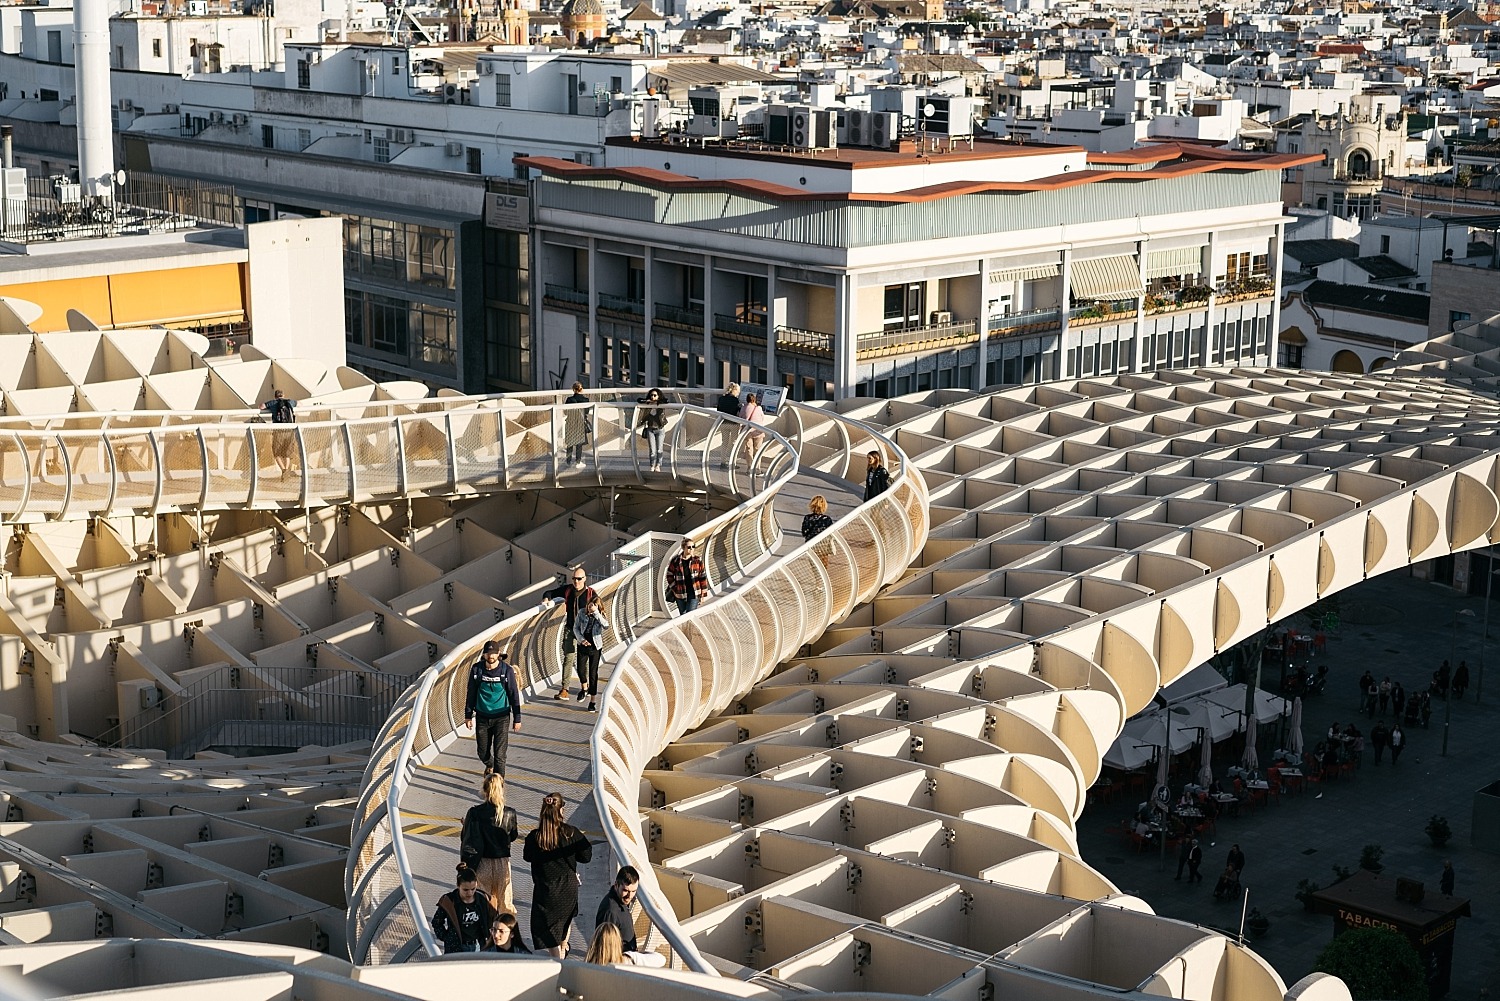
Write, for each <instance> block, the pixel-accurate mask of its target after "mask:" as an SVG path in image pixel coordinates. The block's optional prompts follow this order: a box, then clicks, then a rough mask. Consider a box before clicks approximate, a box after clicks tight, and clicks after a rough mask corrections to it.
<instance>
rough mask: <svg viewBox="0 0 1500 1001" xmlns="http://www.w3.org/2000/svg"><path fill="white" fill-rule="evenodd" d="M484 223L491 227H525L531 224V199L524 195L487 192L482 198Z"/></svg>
mask: <svg viewBox="0 0 1500 1001" xmlns="http://www.w3.org/2000/svg"><path fill="white" fill-rule="evenodd" d="M484 224H485V225H486V226H488V227H490V228H491V229H526V228H527V227H528V226H530V225H531V200H530V199H529V198H527V197H525V196H524V195H508V194H505V193H504V192H500V191H491V192H489V193H488V194H487V195H485V199H484Z"/></svg>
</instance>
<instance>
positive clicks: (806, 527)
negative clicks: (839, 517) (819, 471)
mask: <svg viewBox="0 0 1500 1001" xmlns="http://www.w3.org/2000/svg"><path fill="white" fill-rule="evenodd" d="M832 527H833V519H832V518H830V517H828V498H827V497H824V496H823V495H822V494H816V495H814V496H813V499H812V500H810V501H808V502H807V513H806V514H804V515H803V516H802V541H804V542H811V541H812V540H813V539H816V538H817V537H818V536H820V535H822V534H823V533H824V532H826V531H828V530H829V529H830V528H832Z"/></svg>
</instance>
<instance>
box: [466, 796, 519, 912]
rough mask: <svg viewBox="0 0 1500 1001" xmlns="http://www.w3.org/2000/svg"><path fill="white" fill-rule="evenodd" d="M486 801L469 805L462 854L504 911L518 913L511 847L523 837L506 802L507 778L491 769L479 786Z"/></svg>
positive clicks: (513, 812) (501, 910)
mask: <svg viewBox="0 0 1500 1001" xmlns="http://www.w3.org/2000/svg"><path fill="white" fill-rule="evenodd" d="M480 788H481V790H482V791H483V794H484V801H483V802H481V803H479V804H478V805H476V806H471V807H469V812H468V813H466V814H464V824H463V827H462V829H461V830H460V833H459V836H458V845H459V854H460V856H461V857H462V859H463V861H464V864H466V865H467V866H468V867H469V868H470V869H473V870H474V873H475V875H477V876H478V877H479V883H480V885H481V886H482V887H483V888H484V892H485V893H487V894H489V897H490V900H491V901H492V902H493V903H494V905H495V908H496V909H497V910H499V911H500V912H502V913H506V912H509V913H512V914H514V913H515V910H516V905H515V901H514V900H513V899H512V896H511V888H510V847H511V845H513V844H514V843H515V842H517V841H519V840H520V839H521V835H520V832H519V831H517V830H516V811H515V810H513V809H511V808H510V807H508V806H506V805H505V777H504V776H502V775H501V774H500V773H498V772H491V773H489V774H488V775H486V776H485V777H484V783H483V785H482V786H481V787H480Z"/></svg>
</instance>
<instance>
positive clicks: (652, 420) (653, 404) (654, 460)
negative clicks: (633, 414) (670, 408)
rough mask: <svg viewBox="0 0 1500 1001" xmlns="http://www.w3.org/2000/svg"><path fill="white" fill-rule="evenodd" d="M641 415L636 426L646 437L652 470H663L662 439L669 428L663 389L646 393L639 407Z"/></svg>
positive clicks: (654, 471) (655, 471) (642, 435)
mask: <svg viewBox="0 0 1500 1001" xmlns="http://www.w3.org/2000/svg"><path fill="white" fill-rule="evenodd" d="M639 412H640V416H639V417H637V418H636V422H635V424H636V427H638V428H640V429H641V437H642V438H645V439H646V451H647V454H648V456H649V458H650V460H651V471H652V472H653V473H659V472H661V440H662V434H663V433H664V432H665V431H666V430H667V423H668V417H667V411H666V410H665V409H664V408H663V407H662V399H661V390H659V389H654V388H653V389H651V390H650V391H648V392H647V393H646V399H645V400H643V401H642V402H641V406H640V408H639Z"/></svg>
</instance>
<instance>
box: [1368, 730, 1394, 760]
mask: <svg viewBox="0 0 1500 1001" xmlns="http://www.w3.org/2000/svg"><path fill="white" fill-rule="evenodd" d="M1390 741H1391V731H1390V730H1388V729H1386V726H1385V720H1381V721H1380V722H1378V723H1376V724H1375V729H1373V730H1371V731H1370V743H1371V744H1372V745H1373V746H1374V748H1375V767H1377V768H1379V767H1380V759H1381V758H1383V757H1385V745H1386V744H1388V743H1390Z"/></svg>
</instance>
